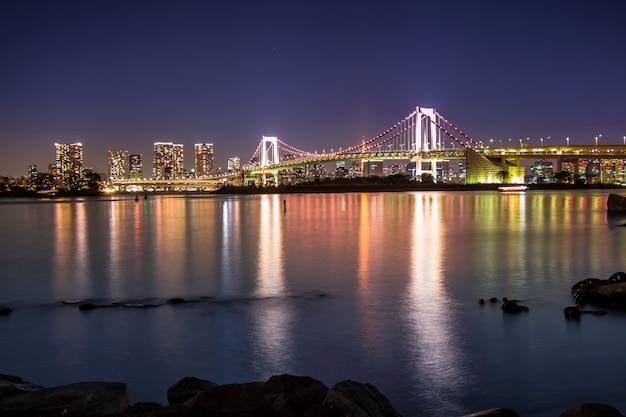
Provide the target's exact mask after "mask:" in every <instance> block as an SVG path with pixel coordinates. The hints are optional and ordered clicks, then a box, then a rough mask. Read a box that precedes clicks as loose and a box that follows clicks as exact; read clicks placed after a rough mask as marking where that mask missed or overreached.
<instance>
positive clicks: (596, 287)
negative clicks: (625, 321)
mask: <svg viewBox="0 0 626 417" xmlns="http://www.w3.org/2000/svg"><path fill="white" fill-rule="evenodd" d="M572 297H573V298H574V301H575V302H576V305H575V306H569V307H565V308H564V309H563V311H564V313H565V317H567V318H571V319H578V318H580V316H581V315H582V314H586V313H587V314H593V315H596V316H603V315H605V314H607V311H606V310H605V308H618V309H625V308H626V273H624V272H622V271H619V272H616V273H614V274H613V275H611V276H610V277H609V278H607V279H599V278H587V279H584V280H582V281H579V282H577V283H576V284H574V285H573V286H572ZM586 304H593V305H596V306H598V307H601V309H599V310H583V306H585V305H586Z"/></svg>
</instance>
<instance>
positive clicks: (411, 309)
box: [405, 193, 466, 415]
mask: <svg viewBox="0 0 626 417" xmlns="http://www.w3.org/2000/svg"><path fill="white" fill-rule="evenodd" d="M440 199H441V195H437V194H429V193H427V194H422V193H416V194H415V209H414V213H413V222H412V230H410V233H409V234H410V236H411V237H410V250H411V258H410V271H409V273H410V282H409V285H408V294H407V298H406V300H405V309H406V317H407V320H408V323H409V332H410V333H409V334H408V335H407V337H409V340H408V344H409V346H410V349H411V350H412V352H411V354H412V357H413V364H412V365H413V367H414V373H415V375H419V381H416V384H417V386H416V389H419V390H427V394H428V396H431V397H438V396H440V397H441V398H440V400H441V401H446V402H450V401H451V398H455V396H454V395H450V393H451V392H454V391H456V390H458V389H462V388H463V386H464V385H465V383H466V382H464V381H462V378H461V371H460V369H459V363H460V355H462V352H461V350H460V348H459V346H458V342H457V341H456V340H455V339H454V328H453V324H454V323H453V319H454V314H455V313H454V309H455V307H454V305H451V303H453V302H452V301H451V298H450V297H449V296H448V294H447V293H446V288H445V285H444V282H443V279H444V271H443V261H444V260H443V255H444V253H445V247H444V245H443V241H442V236H443V232H444V230H443V228H444V225H443V224H442V223H441V215H440V213H439V202H440ZM462 411H463V410H462V409H459V413H460V414H462ZM460 414H459V415H460Z"/></svg>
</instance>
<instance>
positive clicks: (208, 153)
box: [194, 143, 214, 178]
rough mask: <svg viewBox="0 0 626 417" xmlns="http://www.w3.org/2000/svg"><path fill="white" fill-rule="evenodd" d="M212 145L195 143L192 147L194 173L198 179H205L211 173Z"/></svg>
mask: <svg viewBox="0 0 626 417" xmlns="http://www.w3.org/2000/svg"><path fill="white" fill-rule="evenodd" d="M213 160H214V155H213V144H212V143H196V144H195V145H194V172H195V176H196V177H198V178H205V177H208V176H210V175H211V174H212V173H213Z"/></svg>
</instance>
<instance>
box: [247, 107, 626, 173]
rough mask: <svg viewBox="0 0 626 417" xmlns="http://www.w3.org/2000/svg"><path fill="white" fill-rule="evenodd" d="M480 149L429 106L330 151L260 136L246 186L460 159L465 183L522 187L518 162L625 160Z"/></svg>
mask: <svg viewBox="0 0 626 417" xmlns="http://www.w3.org/2000/svg"><path fill="white" fill-rule="evenodd" d="M508 145H509V146H502V144H501V145H500V147H492V146H484V145H483V143H482V141H476V140H474V139H472V138H471V137H470V136H469V135H468V134H467V133H465V132H463V131H462V130H461V129H459V128H458V127H457V126H456V125H454V124H453V123H452V122H450V121H449V120H448V119H446V118H445V117H443V116H442V115H441V114H440V113H439V112H437V111H436V109H434V108H425V107H416V108H415V110H414V111H412V112H411V113H410V114H409V115H408V116H406V117H405V118H403V119H402V120H400V121H399V122H397V123H396V124H394V125H393V126H391V127H390V128H389V129H387V130H385V131H384V132H382V133H380V134H379V135H377V136H374V137H372V138H370V139H367V140H365V139H364V140H362V141H361V143H357V144H354V145H352V146H348V147H346V148H339V149H338V150H336V151H335V150H332V149H331V151H330V152H322V153H317V152H309V151H305V150H301V149H298V148H296V147H294V146H291V145H289V144H288V143H286V142H283V141H282V140H280V139H278V138H277V137H268V136H263V138H262V140H261V142H260V143H259V146H258V147H257V149H256V150H255V152H254V153H253V155H252V157H251V158H250V160H249V161H248V163H247V164H246V165H245V166H244V172H245V178H246V182H247V183H256V184H262V185H267V184H268V183H275V184H278V183H279V178H278V176H279V173H280V172H284V171H285V170H289V169H293V168H296V167H307V166H311V165H317V164H325V163H329V162H338V161H349V160H352V161H388V160H408V161H411V162H414V163H415V174H414V175H415V176H419V175H421V174H423V173H430V174H431V175H433V177H434V178H436V176H435V170H436V163H437V162H438V161H442V160H451V159H463V160H465V169H466V179H465V183H466V184H478V183H500V182H502V173H503V172H505V173H506V176H507V177H508V178H509V179H510V182H516V183H523V181H524V170H523V167H522V166H521V163H520V162H521V159H524V158H534V159H555V160H556V162H557V164H556V165H557V166H556V170H557V172H560V171H561V170H562V169H561V166H562V164H563V162H565V161H573V163H574V164H576V165H577V164H578V161H579V159H581V158H622V159H623V158H624V157H626V139H625V140H624V145H601V146H599V145H598V144H597V140H596V144H595V145H584V146H569V141H568V142H567V143H566V146H554V145H546V146H543V141H542V146H537V147H529V146H528V144H525V143H523V142H522V141H520V143H519V146H515V145H513V146H512V144H510V143H509V144H508Z"/></svg>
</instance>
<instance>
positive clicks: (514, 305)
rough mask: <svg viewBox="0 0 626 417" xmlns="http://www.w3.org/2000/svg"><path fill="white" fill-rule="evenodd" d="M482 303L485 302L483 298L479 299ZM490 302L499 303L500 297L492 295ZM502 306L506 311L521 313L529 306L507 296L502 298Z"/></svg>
mask: <svg viewBox="0 0 626 417" xmlns="http://www.w3.org/2000/svg"><path fill="white" fill-rule="evenodd" d="M478 302H479V303H480V304H481V305H482V304H485V299H484V298H481V299H480V300H479V301H478ZM489 302H490V303H497V302H498V299H497V298H496V297H491V298H490V299H489ZM500 308H501V309H502V310H503V311H504V312H506V313H521V312H522V311H528V310H529V308H528V307H526V306H524V305H521V304H520V300H510V299H508V298H506V297H503V298H502V304H500Z"/></svg>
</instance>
